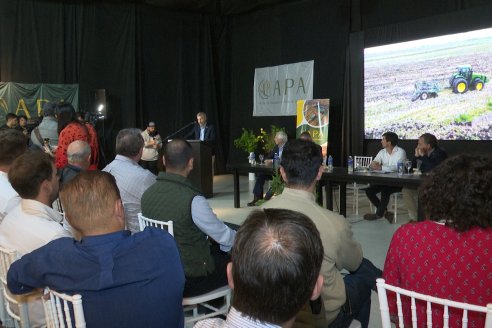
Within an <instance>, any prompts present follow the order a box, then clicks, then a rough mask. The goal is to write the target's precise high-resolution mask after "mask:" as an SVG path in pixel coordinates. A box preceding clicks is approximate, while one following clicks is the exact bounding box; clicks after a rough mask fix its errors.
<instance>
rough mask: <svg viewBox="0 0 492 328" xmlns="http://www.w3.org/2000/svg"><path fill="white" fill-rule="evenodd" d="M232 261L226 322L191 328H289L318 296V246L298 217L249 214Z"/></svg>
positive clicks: (306, 223) (307, 223) (313, 228)
mask: <svg viewBox="0 0 492 328" xmlns="http://www.w3.org/2000/svg"><path fill="white" fill-rule="evenodd" d="M231 260H232V263H229V264H228V265H227V277H228V279H229V286H231V288H232V289H234V297H233V300H232V308H231V310H230V311H229V314H228V315H227V319H226V320H225V321H224V320H223V319H207V320H202V321H199V322H198V323H197V324H196V325H195V327H198V328H209V327H210V328H212V327H292V325H293V323H294V320H295V317H296V315H297V313H298V312H299V311H300V309H301V308H302V307H303V306H304V304H306V303H307V301H308V300H309V299H317V298H318V297H319V294H320V292H321V287H322V285H323V277H322V276H321V275H320V274H319V272H320V267H321V262H322V261H323V245H322V242H321V240H320V235H319V232H318V230H316V226H315V225H314V224H313V222H312V221H311V220H310V219H309V218H308V217H306V216H305V215H303V214H301V213H298V212H294V211H289V210H282V209H265V210H263V211H259V210H256V211H253V212H252V213H251V214H250V215H249V216H248V218H247V219H246V221H245V222H244V223H243V225H242V226H241V228H239V230H238V233H237V237H236V241H235V243H234V248H233V250H232V256H231Z"/></svg>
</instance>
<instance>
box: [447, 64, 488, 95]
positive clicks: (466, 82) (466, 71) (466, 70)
mask: <svg viewBox="0 0 492 328" xmlns="http://www.w3.org/2000/svg"><path fill="white" fill-rule="evenodd" d="M488 81H489V79H488V77H487V76H485V75H484V74H481V73H475V72H473V69H472V67H471V65H462V66H458V72H457V73H454V74H453V75H452V76H451V78H450V79H449V85H450V86H451V88H452V89H453V92H454V93H465V92H467V91H468V90H477V91H481V90H482V89H483V87H484V84H485V83H487V82H488Z"/></svg>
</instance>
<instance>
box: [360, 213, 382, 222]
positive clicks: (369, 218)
mask: <svg viewBox="0 0 492 328" xmlns="http://www.w3.org/2000/svg"><path fill="white" fill-rule="evenodd" d="M380 218H381V217H380V216H378V215H377V214H373V213H367V214H364V220H367V221H374V220H377V219H380Z"/></svg>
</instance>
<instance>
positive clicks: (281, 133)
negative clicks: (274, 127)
mask: <svg viewBox="0 0 492 328" xmlns="http://www.w3.org/2000/svg"><path fill="white" fill-rule="evenodd" d="M275 137H277V138H280V139H282V140H283V142H284V143H285V142H287V140H288V139H289V138H288V137H287V133H285V132H284V131H278V132H277V133H276V134H275Z"/></svg>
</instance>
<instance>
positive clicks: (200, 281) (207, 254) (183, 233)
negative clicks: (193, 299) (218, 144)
mask: <svg viewBox="0 0 492 328" xmlns="http://www.w3.org/2000/svg"><path fill="white" fill-rule="evenodd" d="M163 161H164V165H165V166H166V172H160V173H159V175H158V176H157V180H156V183H155V184H153V185H152V186H151V187H150V188H149V189H147V191H145V193H144V194H143V195H142V204H141V207H142V214H143V215H144V216H146V217H148V218H151V219H155V220H162V221H167V220H172V221H173V222H174V238H175V239H176V243H177V245H178V249H179V252H180V255H181V261H182V262H183V266H184V269H185V276H186V284H185V289H184V293H183V296H184V297H189V296H195V295H200V294H203V293H206V292H208V291H211V290H214V289H216V288H218V287H221V286H225V285H227V274H226V267H227V263H228V262H229V261H230V256H229V254H228V253H227V252H229V251H230V250H231V247H232V245H233V243H234V238H235V236H236V231H234V230H232V229H230V228H229V227H228V226H226V225H225V224H224V223H223V222H222V221H220V220H219V219H218V218H217V216H216V215H215V213H214V212H213V211H212V209H211V208H210V206H209V204H208V202H207V200H206V199H205V197H203V196H202V194H201V192H200V190H199V189H198V188H196V187H195V186H193V185H192V184H191V182H190V180H188V175H189V173H190V172H191V170H192V169H193V154H192V149H191V145H190V144H189V143H188V142H186V141H185V140H181V139H175V140H173V141H171V142H169V143H168V144H167V145H166V147H165V148H164V158H163ZM211 239H212V242H211V241H210V240H211Z"/></svg>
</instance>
